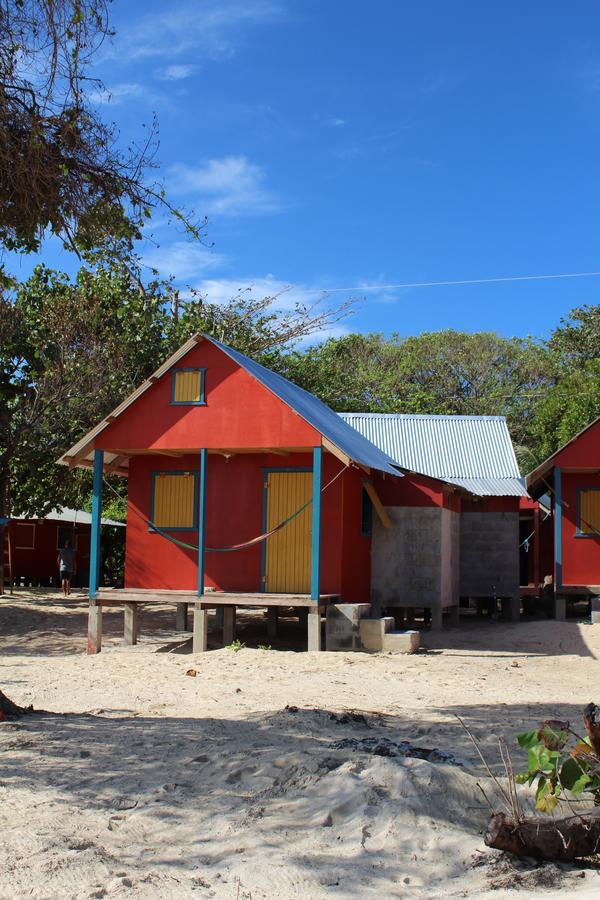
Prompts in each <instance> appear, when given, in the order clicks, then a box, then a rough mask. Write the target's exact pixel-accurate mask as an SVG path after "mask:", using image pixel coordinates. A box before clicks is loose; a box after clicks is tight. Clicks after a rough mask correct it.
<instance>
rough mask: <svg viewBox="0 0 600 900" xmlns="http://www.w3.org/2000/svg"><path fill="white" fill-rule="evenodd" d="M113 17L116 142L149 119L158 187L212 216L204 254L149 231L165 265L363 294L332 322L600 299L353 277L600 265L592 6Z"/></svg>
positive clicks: (538, 285)
mask: <svg viewBox="0 0 600 900" xmlns="http://www.w3.org/2000/svg"><path fill="white" fill-rule="evenodd" d="M112 21H113V25H114V27H115V29H116V32H117V34H116V37H115V38H114V40H113V42H112V44H111V45H107V46H105V47H104V48H103V50H102V54H101V58H100V60H99V62H98V67H97V74H99V75H100V76H101V77H102V78H103V79H104V82H105V84H106V87H107V88H108V90H109V91H110V92H111V95H112V97H111V99H110V102H107V101H108V98H107V97H106V96H98V97H97V102H98V103H99V104H100V106H101V108H102V111H103V114H105V115H106V116H107V117H108V118H110V119H111V120H114V121H115V122H116V123H117V124H118V126H119V128H120V131H121V136H122V140H123V141H124V142H127V141H129V140H131V139H135V138H136V137H137V138H139V137H140V135H141V125H142V124H143V123H144V122H149V121H150V119H151V116H152V113H153V112H156V114H157V116H158V119H159V123H160V149H159V153H158V159H159V161H160V163H161V169H160V174H161V177H162V178H164V182H165V185H166V188H167V190H168V192H169V194H170V196H171V198H172V199H173V201H174V202H176V203H181V204H184V205H185V206H187V207H192V208H194V209H195V210H196V211H197V213H198V214H199V215H204V214H206V215H208V217H209V220H210V225H209V232H208V235H209V239H210V241H211V242H212V243H213V247H212V249H207V248H204V247H199V246H194V245H190V244H189V243H186V242H185V241H184V239H183V238H182V236H181V235H180V234H179V233H178V232H177V231H176V230H175V229H173V228H166V227H164V225H163V224H161V222H160V221H158V222H157V224H156V225H155V229H154V232H155V235H156V237H157V240H158V242H159V246H158V247H154V246H153V245H151V244H149V245H147V246H146V247H145V248H144V255H145V259H146V261H147V263H148V264H152V265H156V266H158V268H159V269H160V271H161V273H162V274H163V275H165V276H166V275H169V274H173V275H175V276H176V278H177V280H178V281H179V282H180V283H181V284H182V285H186V284H190V285H193V286H195V287H199V288H200V289H202V290H205V291H206V292H207V294H208V296H209V297H211V298H213V299H219V300H222V299H224V298H226V297H228V296H230V295H231V294H232V293H234V292H235V290H236V289H237V288H239V287H246V286H253V290H254V291H255V292H256V293H257V294H258V295H262V294H264V293H271V292H273V291H275V290H278V289H281V288H282V287H284V286H290V288H291V290H290V291H289V292H288V293H287V294H286V295H285V300H284V301H283V302H285V303H289V302H290V300H292V299H293V298H294V297H301V298H302V299H303V300H310V299H316V298H317V297H318V296H319V292H320V291H321V290H322V289H327V288H338V287H342V288H345V287H349V288H354V290H351V291H348V293H344V292H339V293H334V294H331V295H330V297H331V300H332V301H336V302H337V301H339V300H343V299H345V298H346V297H348V296H356V297H359V298H361V299H360V300H359V305H358V308H357V310H356V312H355V314H354V315H353V317H352V318H351V319H349V320H347V321H346V322H345V323H344V326H343V328H345V329H346V330H359V331H369V330H381V331H384V332H388V333H389V332H391V331H399V332H400V333H402V334H414V333H418V332H420V331H422V330H435V329H440V328H457V329H465V330H469V331H475V330H481V329H491V330H496V331H498V332H500V333H502V334H505V335H512V334H527V333H531V334H545V333H547V332H548V330H549V329H550V328H551V327H553V326H554V325H555V324H556V323H557V322H558V320H559V318H560V317H561V316H562V315H565V314H566V313H567V312H568V310H569V309H570V308H572V307H574V306H577V305H581V304H583V303H598V302H599V301H598V291H599V289H600V279H598V278H581V279H565V280H559V281H536V282H532V281H528V282H517V283H503V284H487V285H472V286H466V285H464V286H447V287H429V288H411V289H389V288H381V289H376V290H363V289H362V288H363V287H364V286H368V287H369V288H373V287H377V286H378V285H388V284H398V283H402V284H404V283H407V282H408V283H412V282H424V281H425V282H429V281H445V280H455V279H456V280H461V279H485V278H490V277H494V276H510V275H528V274H540V273H568V272H585V271H596V270H600V258H599V254H598V211H599V208H600V205H599V202H598V201H599V197H598V186H599V178H598V176H599V168H600V147H599V137H600V43H599V41H598V35H599V26H600V8H599V7H598V4H597V3H596V2H574V3H571V4H568V5H567V4H564V3H559V2H558V0H551V2H544V3H542V2H536V0H529V2H527V3H523V2H522V0H521V2H514V0H505V2H504V3H502V4H488V3H481V2H476V0H470V2H461V0H454V2H452V3H448V2H445V0H436V2H432V0H421V2H419V3H409V2H405V0H373V2H371V3H368V4H365V3H364V2H363V0H343V2H342V0H187V2H186V0H171V2H168V3H165V2H164V0H163V2H152V0H151V2H148V0H144V2H138V0H135V2H134V0H128V2H124V0H115V2H114V3H113V5H112ZM43 256H44V259H45V260H46V261H47V262H49V263H50V264H59V265H62V266H63V267H69V268H73V267H74V262H73V261H72V260H70V261H65V258H64V256H61V254H59V253H57V251H56V250H55V248H54V247H53V246H51V245H47V246H46V248H45V250H44V254H43ZM30 267H31V260H24V261H23V262H22V263H20V264H19V265H18V266H15V265H11V268H12V270H13V271H15V268H16V270H17V272H18V273H19V274H22V275H23V274H26V272H27V271H28V270H29V268H30ZM313 291H314V293H312V292H313ZM297 292H304V293H297Z"/></svg>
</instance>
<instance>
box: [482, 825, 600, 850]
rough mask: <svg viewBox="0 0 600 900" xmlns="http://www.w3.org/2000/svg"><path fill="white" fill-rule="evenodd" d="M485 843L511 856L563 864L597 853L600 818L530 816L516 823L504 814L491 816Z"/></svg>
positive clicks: (599, 843) (599, 844) (599, 848)
mask: <svg viewBox="0 0 600 900" xmlns="http://www.w3.org/2000/svg"><path fill="white" fill-rule="evenodd" d="M484 841H485V843H486V845H487V846H488V847H493V848H494V849H495V850H505V851H506V852H508V853H512V854H514V856H532V857H535V858H536V859H548V860H563V861H568V860H573V859H578V858H580V857H582V856H593V855H594V854H596V853H598V852H599V850H600V816H595V815H593V814H592V815H581V816H578V815H573V816H569V817H568V818H564V819H550V818H543V819H542V818H538V817H531V818H526V819H522V820H521V821H520V822H515V820H514V819H511V818H510V817H509V816H507V815H505V814H504V813H494V815H493V816H492V818H491V819H490V822H489V825H488V827H487V831H486V833H485V837H484Z"/></svg>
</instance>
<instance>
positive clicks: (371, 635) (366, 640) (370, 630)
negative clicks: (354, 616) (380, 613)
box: [360, 616, 394, 653]
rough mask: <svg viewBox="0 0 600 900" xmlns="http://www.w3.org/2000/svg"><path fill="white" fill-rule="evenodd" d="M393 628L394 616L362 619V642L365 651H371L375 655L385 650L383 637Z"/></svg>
mask: <svg viewBox="0 0 600 900" xmlns="http://www.w3.org/2000/svg"><path fill="white" fill-rule="evenodd" d="M393 627H394V619H393V616H384V617H383V618H381V619H361V621H360V642H361V644H362V648H363V650H370V651H371V652H373V653H378V652H379V651H380V650H383V636H384V634H387V632H389V631H391V630H392V628H393Z"/></svg>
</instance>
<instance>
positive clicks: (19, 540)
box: [15, 522, 35, 550]
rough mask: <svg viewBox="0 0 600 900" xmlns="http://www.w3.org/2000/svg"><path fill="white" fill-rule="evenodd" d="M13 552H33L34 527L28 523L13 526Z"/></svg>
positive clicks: (18, 523)
mask: <svg viewBox="0 0 600 900" xmlns="http://www.w3.org/2000/svg"><path fill="white" fill-rule="evenodd" d="M15 550H35V525H32V524H30V523H29V522H17V523H16V524H15Z"/></svg>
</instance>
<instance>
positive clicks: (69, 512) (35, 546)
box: [4, 508, 123, 587]
mask: <svg viewBox="0 0 600 900" xmlns="http://www.w3.org/2000/svg"><path fill="white" fill-rule="evenodd" d="M91 522H92V517H91V515H90V513H87V512H84V511H83V510H77V509H66V508H65V509H56V510H53V511H52V512H50V513H48V514H47V515H46V516H43V517H41V518H38V519H25V518H21V517H17V518H11V519H9V520H8V523H7V527H6V529H5V543H4V579H5V581H7V582H8V583H11V584H17V585H18V584H21V583H23V584H25V585H32V586H39V585H45V586H56V585H58V584H59V579H58V564H57V556H58V551H59V549H60V548H61V547H64V546H65V541H66V540H67V539H68V540H69V541H70V544H71V546H72V547H73V548H74V550H75V551H76V563H77V568H76V572H75V576H74V578H73V586H74V587H87V585H88V580H89V569H90V530H91ZM102 525H110V526H114V527H117V528H121V527H123V526H122V523H121V522H115V521H113V520H112V519H104V518H103V519H102Z"/></svg>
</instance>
